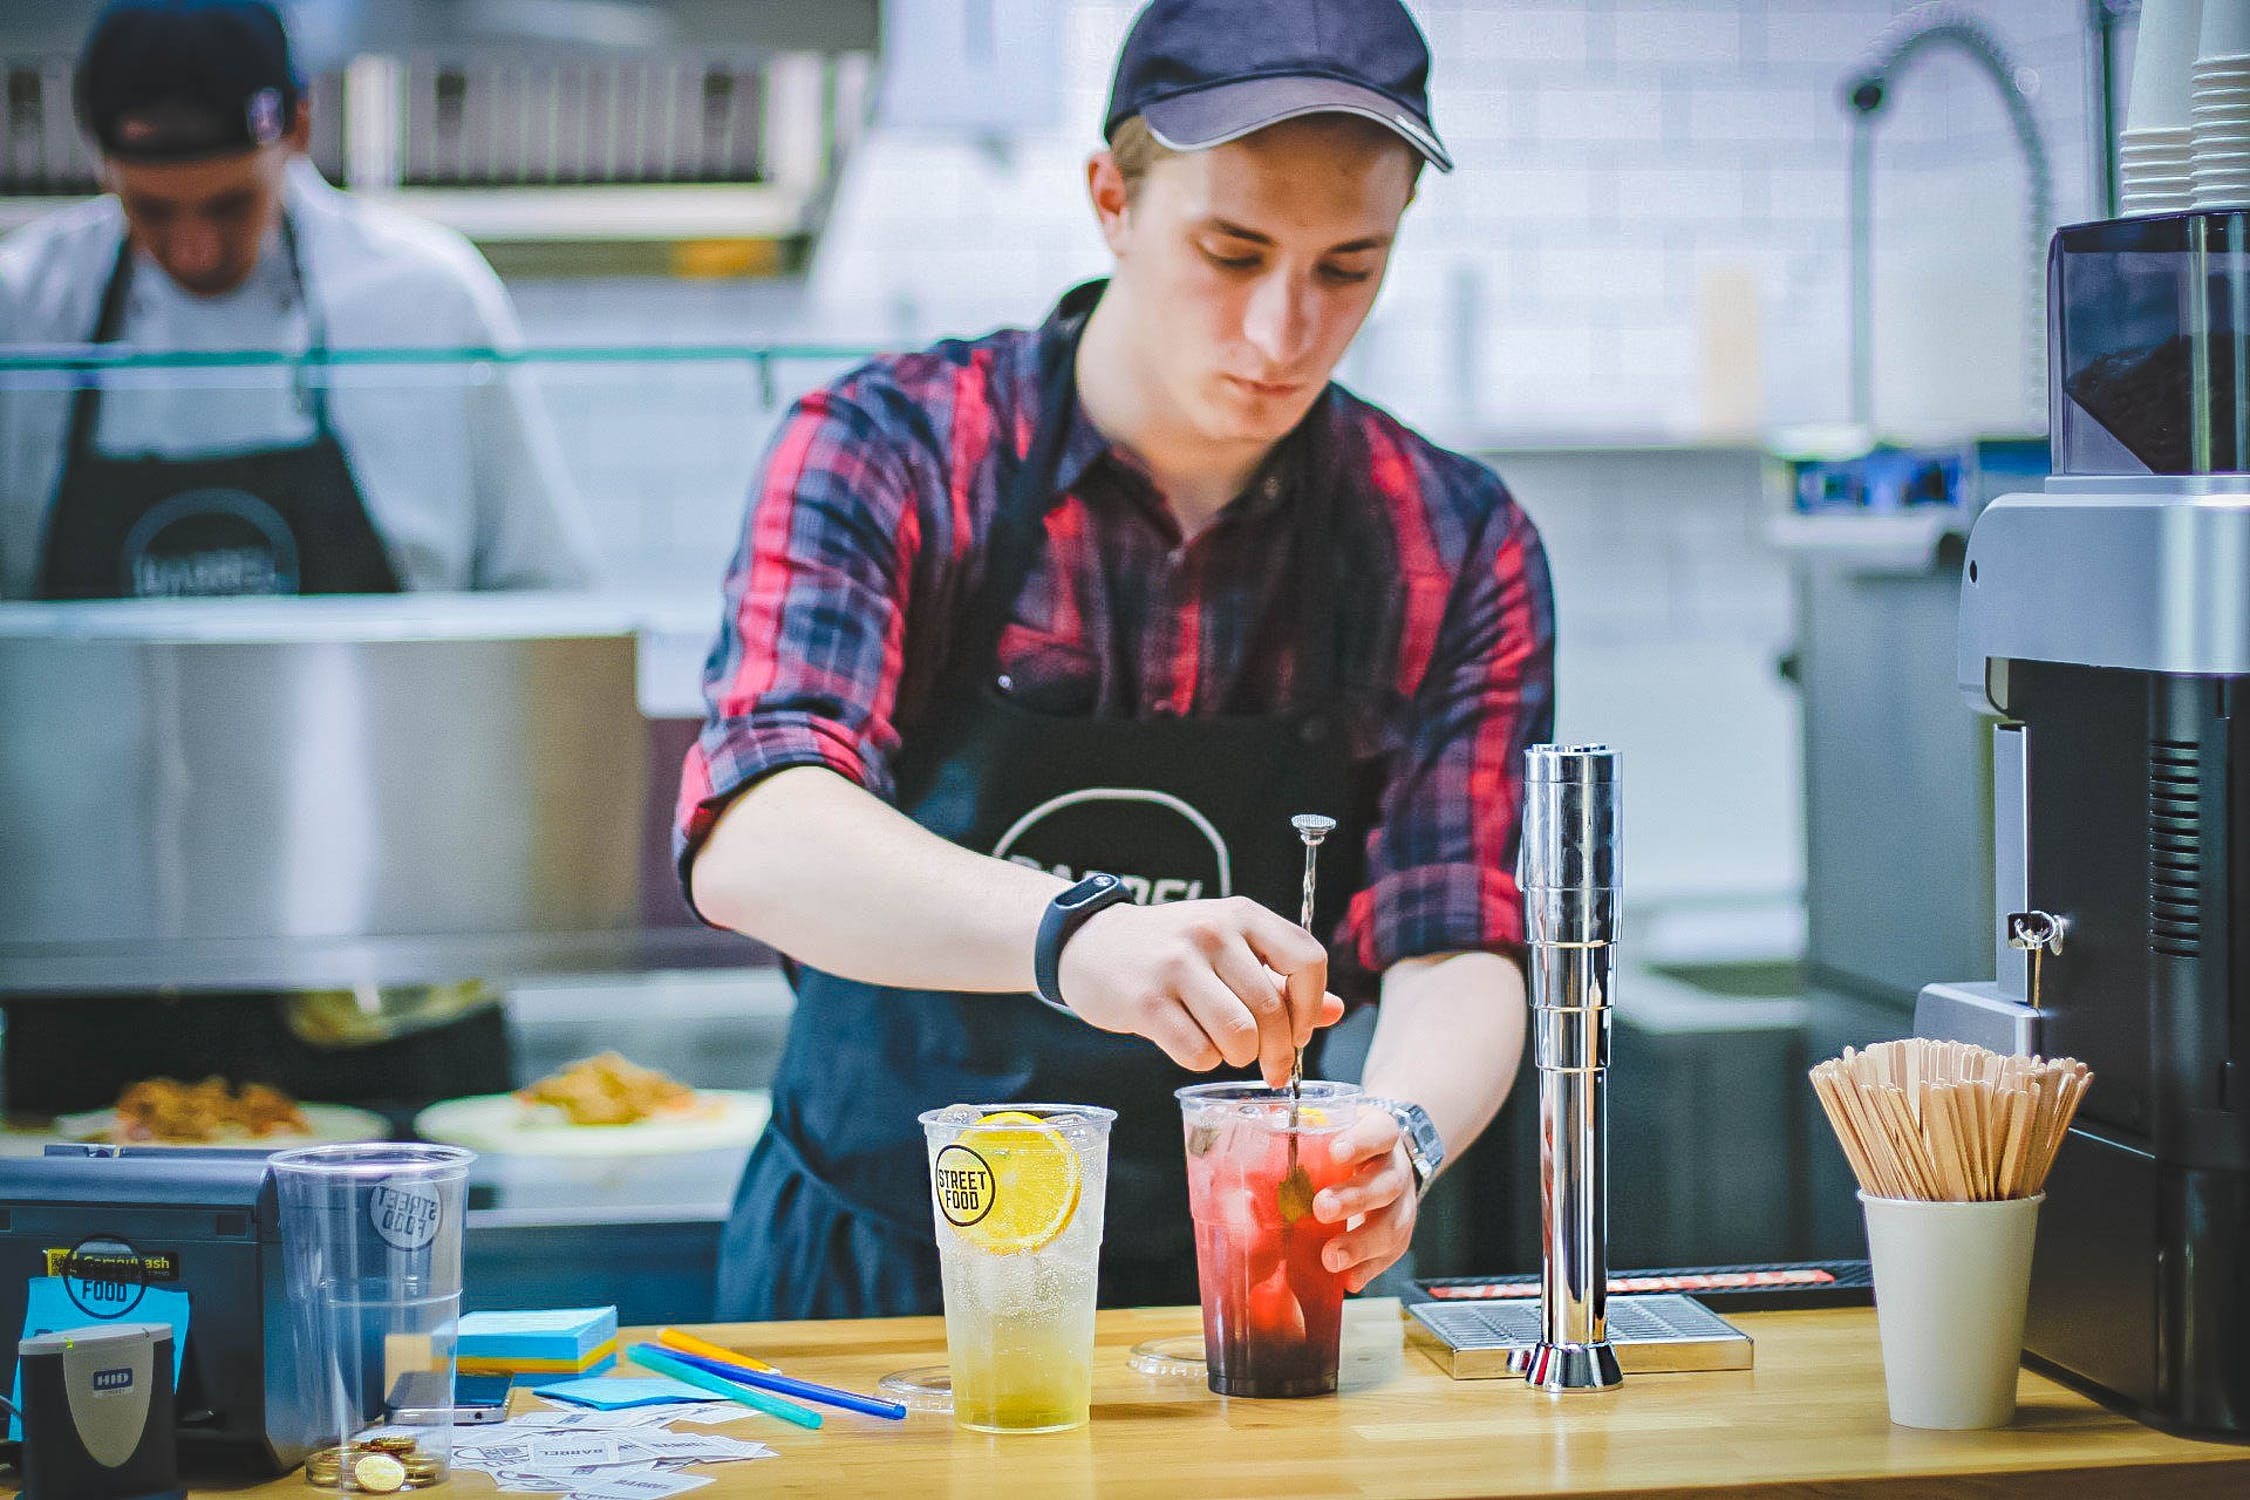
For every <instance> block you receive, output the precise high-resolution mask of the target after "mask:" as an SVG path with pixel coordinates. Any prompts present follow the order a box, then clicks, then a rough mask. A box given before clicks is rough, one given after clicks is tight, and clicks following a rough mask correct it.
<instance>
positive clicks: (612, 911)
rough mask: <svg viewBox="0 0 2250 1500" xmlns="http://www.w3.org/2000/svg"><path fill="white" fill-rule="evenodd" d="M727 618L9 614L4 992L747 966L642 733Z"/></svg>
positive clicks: (351, 608) (396, 604) (324, 605)
mask: <svg viewBox="0 0 2250 1500" xmlns="http://www.w3.org/2000/svg"><path fill="white" fill-rule="evenodd" d="M711 625H712V619H711V617H710V611H709V609H708V607H707V606H705V605H704V604H703V603H702V602H701V601H699V600H698V601H693V602H692V603H691V604H690V605H683V604H682V603H681V602H680V601H679V600H678V599H661V598H647V597H639V596H628V595H613V594H583V595H555V594H548V595H413V596H400V597H392V598H322V599H301V600H300V599H291V600H214V601H197V602H181V603H171V602H162V603H101V604H9V605H0V995H8V996H23V995H30V994H68V993H85V992H100V991H104V990H108V991H116V990H120V989H130V990H146V989H155V988H163V989H179V990H186V991H192V990H197V989H214V988H296V989H301V988H327V987H352V986H361V985H370V984H403V983H417V982H434V981H444V980H452V979H460V978H465V977H470V976H487V977H503V976H512V975H519V974H525V973H540V972H583V971H587V970H607V969H629V968H642V967H654V966H658V965H664V964H681V963H697V962H734V963H742V962H746V961H749V960H750V958H751V957H752V956H753V953H754V950H752V949H750V947H749V945H747V944H745V943H743V942H742V941H741V940H739V939H734V938H729V937H727V936H725V935H722V934H712V933H708V932H706V931H703V930H701V929H698V928H696V927H695V926H694V925H693V924H692V923H691V922H690V921H688V920H687V918H686V914H685V912H684V910H683V909H682V908H681V907H680V905H679V902H678V899H677V896H676V894H674V893H673V892H672V891H670V890H669V888H668V881H669V876H668V865H669V859H668V856H667V855H666V854H665V853H664V851H663V850H662V848H661V847H660V845H661V843H662V841H663V839H664V837H665V829H666V827H667V826H668V822H669V816H668V810H669V803H670V799H671V795H672V789H673V788H672V785H671V783H670V780H669V777H670V775H671V774H672V772H673V770H674V769H676V764H677V762H676V758H675V759H673V760H672V762H671V765H670V767H667V766H664V765H661V764H659V761H660V760H662V759H663V758H664V757H663V756H660V755H658V754H656V753H654V752H653V751H652V736H654V735H656V734H658V732H659V730H658V727H656V726H657V725H660V724H661V721H662V719H663V718H664V717H665V716H674V715H686V714H692V713H693V711H694V702H695V695H694V682H693V676H692V673H693V664H694V662H695V660H696V658H697V657H698V656H699V654H700V647H699V645H698V644H697V643H698V642H700V641H703V640H706V639H707V638H708V633H709V631H710V628H711ZM651 709H654V710H655V711H656V713H657V715H658V716H659V718H658V720H657V721H656V724H655V725H652V720H651V718H650V715H649V710H651ZM676 722H677V721H676V720H675V723H676ZM676 741H677V732H676V729H675V731H674V732H673V734H672V735H671V736H670V739H669V740H668V742H667V743H666V745H665V746H664V750H665V753H666V754H667V755H670V756H674V757H676V753H677V752H676V748H674V747H675V745H676Z"/></svg>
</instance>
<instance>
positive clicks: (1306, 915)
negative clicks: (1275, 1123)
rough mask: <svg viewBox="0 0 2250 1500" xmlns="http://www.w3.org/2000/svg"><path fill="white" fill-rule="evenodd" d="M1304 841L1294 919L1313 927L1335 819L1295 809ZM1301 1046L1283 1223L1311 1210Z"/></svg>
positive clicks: (1292, 1077) (1293, 1070)
mask: <svg viewBox="0 0 2250 1500" xmlns="http://www.w3.org/2000/svg"><path fill="white" fill-rule="evenodd" d="M1289 826H1290V827H1292V828H1294V829H1296V830H1297V837H1298V838H1300V839H1302V840H1304V844H1305V900H1304V907H1303V915H1302V916H1301V917H1299V918H1298V923H1299V925H1300V926H1302V927H1303V928H1304V929H1305V931H1307V932H1311V931H1312V930H1313V882H1314V879H1315V877H1316V874H1317V872H1318V869H1319V865H1320V844H1321V840H1323V839H1325V838H1327V837H1328V835H1330V834H1331V833H1334V832H1335V831H1336V820H1335V819H1334V818H1324V817H1322V816H1321V815H1320V814H1319V813H1299V814H1297V815H1296V816H1295V817H1293V818H1291V819H1290V820H1289ZM1304 1089H1305V1049H1304V1048H1303V1047H1299V1048H1298V1049H1297V1052H1296V1056H1295V1057H1294V1058H1293V1059H1292V1060H1291V1062H1290V1064H1289V1174H1288V1175H1287V1176H1286V1177H1284V1178H1282V1179H1281V1190H1280V1194H1279V1197H1280V1207H1281V1221H1282V1223H1283V1224H1285V1225H1286V1224H1293V1223H1295V1222H1296V1221H1297V1220H1299V1219H1301V1218H1303V1217H1304V1216H1305V1215H1306V1214H1309V1213H1311V1212H1312V1200H1313V1192H1312V1177H1311V1176H1310V1175H1309V1174H1308V1173H1307V1172H1306V1171H1305V1169H1304V1167H1303V1166H1302V1165H1300V1164H1299V1163H1298V1161H1297V1129H1298V1122H1297V1109H1298V1105H1299V1102H1300V1101H1301V1100H1302V1099H1303V1097H1304Z"/></svg>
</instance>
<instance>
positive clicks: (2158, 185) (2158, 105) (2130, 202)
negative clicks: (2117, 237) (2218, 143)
mask: <svg viewBox="0 0 2250 1500" xmlns="http://www.w3.org/2000/svg"><path fill="white" fill-rule="evenodd" d="M2203 4H2204V0H2145V3H2144V4H2143V5H2142V7H2141V20H2140V27H2139V31H2138V37H2139V40H2138V41H2136V42H2135V44H2134V49H2133V91H2132V94H2131V96H2130V97H2129V98H2128V99H2127V101H2126V106H2125V130H2124V133H2123V134H2122V135H2121V136H2120V137H2119V138H2118V146H2117V165H2118V191H2119V204H2120V206H2121V207H2122V208H2123V210H2124V212H2125V213H2126V214H2128V215H2141V214H2175V213H2185V212H2186V211H2187V210H2189V209H2190V208H2192V207H2194V206H2195V177H2194V157H2195V132H2194V128H2193V122H2192V117H2191V115H2190V112H2189V99H2190V87H2191V72H2192V70H2193V68H2194V66H2195V60H2196V54H2197V50H2198V48H2199V47H2200V46H2201V45H2202V16H2203Z"/></svg>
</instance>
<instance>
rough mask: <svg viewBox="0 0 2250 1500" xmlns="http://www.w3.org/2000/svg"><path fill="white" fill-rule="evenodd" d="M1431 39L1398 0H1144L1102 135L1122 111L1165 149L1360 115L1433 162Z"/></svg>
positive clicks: (1436, 152)
mask: <svg viewBox="0 0 2250 1500" xmlns="http://www.w3.org/2000/svg"><path fill="white" fill-rule="evenodd" d="M1429 79H1430V48H1429V44H1428V43H1427V42H1425V41H1423V39H1422V30H1421V28H1420V27H1418V26H1416V25H1415V24H1414V18H1413V17H1412V16H1410V15H1408V14H1407V13H1406V7H1405V6H1404V5H1402V4H1400V3H1399V0H1154V3H1152V4H1151V5H1149V7H1148V8H1147V9H1145V10H1143V11H1142V12H1141V13H1140V15H1139V16H1138V17H1136V18H1135V19H1134V22H1133V29H1132V30H1131V31H1130V32H1129V33H1127V35H1126V37H1125V49H1124V51H1123V52H1121V53H1120V54H1119V55H1118V59H1117V77H1116V80H1115V81H1114V82H1113V83H1112V84H1111V85H1110V94H1109V114H1108V116H1107V117H1106V118H1105V119H1104V120H1103V122H1102V134H1103V135H1105V136H1107V135H1111V134H1113V133H1115V131H1116V129H1117V127H1118V125H1119V124H1120V123H1122V122H1123V121H1124V120H1126V119H1128V118H1129V117H1131V116H1133V115H1139V116H1140V117H1141V118H1142V119H1143V120H1145V121H1146V122H1147V123H1148V128H1149V133H1150V134H1151V135H1154V136H1155V137H1156V139H1157V140H1158V141H1160V142H1161V143H1163V144H1164V145H1166V146H1169V147H1171V148H1172V149H1173V150H1175V151H1201V150H1203V149H1205V148H1206V147H1210V146H1219V145H1224V144H1225V143H1226V142H1228V141H1231V140H1237V139H1239V138H1241V137H1243V136H1246V135H1248V134H1250V133H1251V132H1252V131H1255V130H1263V129H1265V128H1266V127H1267V126H1268V125H1276V124H1279V123H1280V122H1281V121H1283V120H1293V119H1296V118H1297V117H1298V116H1299V115H1317V114H1351V115H1362V116H1365V117H1366V118H1367V119H1370V120H1374V121H1376V122H1377V123H1379V124H1382V125H1386V126H1388V127H1390V128H1391V129H1392V130H1394V131H1396V132H1397V133H1398V135H1399V137H1400V138H1401V139H1403V140H1404V141H1405V142H1406V143H1407V144H1408V145H1410V146H1412V147H1413V148H1414V149H1415V150H1416V151H1419V152H1420V153H1421V154H1422V155H1423V157H1424V158H1426V159H1427V160H1428V161H1429V162H1430V164H1431V165H1432V166H1434V167H1436V168H1437V169H1438V170H1439V171H1441V172H1450V171H1452V170H1453V158H1452V157H1450V156H1448V155H1446V152H1445V146H1444V145H1443V143H1441V142H1440V141H1439V140H1438V138H1437V132H1436V131H1435V130H1433V129H1432V128H1431V126H1430V96H1429Z"/></svg>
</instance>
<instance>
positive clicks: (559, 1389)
mask: <svg viewBox="0 0 2250 1500" xmlns="http://www.w3.org/2000/svg"><path fill="white" fill-rule="evenodd" d="M531 1389H532V1390H533V1392H535V1393H536V1394H538V1395H541V1396H551V1397H553V1398H554V1399H555V1400H557V1401H568V1402H570V1403H572V1404H573V1405H576V1406H591V1407H593V1408H595V1409H596V1410H598V1411H615V1410H617V1409H618V1408H619V1407H624V1406H654V1405H656V1404H657V1403H658V1402H662V1401H719V1400H723V1399H724V1398H723V1397H720V1396H714V1395H712V1394H711V1393H710V1392H709V1391H699V1390H697V1389H696V1388H695V1387H694V1386H692V1385H689V1384H688V1383H687V1382H686V1381H683V1380H673V1379H671V1378H669V1377H668V1376H663V1375H652V1376H649V1377H648V1378H646V1379H639V1378H626V1379H618V1378H610V1377H604V1378H602V1379H599V1380H583V1379H581V1380H558V1381H555V1382H554V1383H552V1384H550V1385H535V1386H533V1387H532V1388H531Z"/></svg>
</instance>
